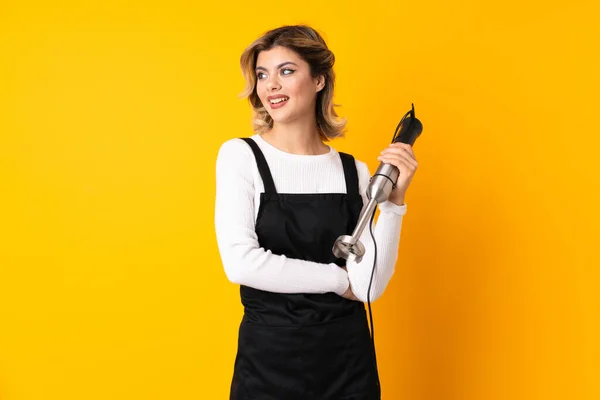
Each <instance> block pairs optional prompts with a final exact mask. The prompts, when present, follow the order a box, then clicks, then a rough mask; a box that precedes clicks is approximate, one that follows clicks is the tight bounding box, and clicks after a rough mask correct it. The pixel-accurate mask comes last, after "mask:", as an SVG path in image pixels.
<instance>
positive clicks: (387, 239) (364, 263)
mask: <svg viewBox="0 0 600 400" xmlns="http://www.w3.org/2000/svg"><path fill="white" fill-rule="evenodd" d="M405 212H406V205H403V206H401V207H400V206H397V205H395V204H385V206H383V209H380V214H379V218H378V219H377V223H376V224H374V225H375V226H374V230H373V235H374V237H375V243H373V239H372V237H371V232H370V230H369V226H368V225H367V226H366V227H365V229H364V230H363V232H362V235H361V238H360V241H361V242H362V244H363V245H364V246H365V255H364V256H363V258H362V260H361V262H360V263H356V262H354V261H352V260H348V262H347V270H348V277H349V280H350V286H351V288H352V291H353V292H354V294H355V295H356V297H357V298H358V299H359V300H361V301H364V302H366V301H367V292H368V289H369V282H370V280H371V273H372V271H373V261H376V264H375V271H374V272H373V280H372V283H371V290H370V292H369V294H370V296H369V299H370V301H371V302H373V301H375V300H377V299H378V298H379V297H381V295H382V294H383V292H384V291H385V289H386V287H387V285H388V283H389V281H390V280H391V278H392V276H393V275H394V271H395V266H396V261H397V259H398V248H399V245H400V236H401V229H402V218H403V215H404V213H405ZM375 245H376V246H375ZM375 247H376V248H375Z"/></svg>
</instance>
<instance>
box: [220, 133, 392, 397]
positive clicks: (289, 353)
mask: <svg viewBox="0 0 600 400" xmlns="http://www.w3.org/2000/svg"><path fill="white" fill-rule="evenodd" d="M243 140H245V141H246V142H247V143H248V145H249V146H250V147H251V148H252V151H253V153H254V157H255V159H256V162H257V166H258V170H259V173H260V176H261V179H262V180H263V183H264V186H265V191H264V193H261V195H260V205H259V209H258V215H257V219H256V227H255V228H256V233H257V236H258V241H259V244H260V246H261V247H263V248H264V249H265V250H270V251H271V252H272V253H273V254H279V255H285V256H286V257H288V258H296V259H301V260H307V261H314V262H319V263H326V264H327V263H336V264H337V265H340V266H343V265H345V262H346V261H345V260H344V259H338V258H336V257H335V256H334V255H333V253H332V250H331V249H332V246H333V243H334V241H335V240H336V239H337V238H338V236H340V235H348V234H351V233H352V231H353V230H354V227H355V225H356V223H357V221H358V218H359V216H360V212H361V210H362V207H363V201H362V198H361V196H360V194H359V191H358V174H357V171H356V165H355V162H354V158H353V157H352V156H351V155H349V154H345V153H341V152H340V153H339V154H340V158H341V161H342V165H343V167H344V176H345V179H346V188H347V190H346V191H347V194H346V193H314V194H312V193H311V194H290V193H286V194H282V193H277V191H276V189H275V184H274V182H273V178H272V176H271V172H270V170H269V167H268V164H267V162H266V160H265V158H264V155H263V153H262V152H261V150H260V148H259V147H258V145H257V144H256V142H254V140H252V139H250V138H243ZM240 296H241V301H242V304H243V306H244V316H243V318H242V322H241V324H240V329H239V336H238V351H237V355H236V359H235V364H234V374H233V379H232V382H231V391H230V400H379V399H380V388H379V377H378V372H377V365H376V361H375V356H374V349H373V344H372V342H371V338H370V332H369V326H368V323H367V314H366V310H365V307H364V304H363V303H362V302H358V301H351V300H347V299H345V298H343V297H341V296H339V295H337V294H335V293H325V294H314V293H293V294H287V293H273V292H267V291H263V290H258V289H254V288H251V287H248V286H244V285H241V286H240Z"/></svg>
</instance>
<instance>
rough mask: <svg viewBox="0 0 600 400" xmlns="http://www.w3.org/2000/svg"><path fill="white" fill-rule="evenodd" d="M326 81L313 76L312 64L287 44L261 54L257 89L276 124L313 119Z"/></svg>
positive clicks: (258, 61)
mask: <svg viewBox="0 0 600 400" xmlns="http://www.w3.org/2000/svg"><path fill="white" fill-rule="evenodd" d="M324 85H325V80H324V78H323V77H322V76H321V77H316V78H313V77H312V75H311V71H310V65H309V64H308V63H307V62H306V61H304V60H303V59H302V58H300V56H298V54H296V52H294V51H292V50H290V49H288V48H286V47H281V46H276V47H274V48H272V49H270V50H265V51H261V52H260V53H259V54H258V57H257V60H256V93H257V94H258V97H259V98H260V100H261V102H262V104H263V106H264V107H265V108H266V110H267V112H268V113H269V115H270V116H271V118H273V121H274V123H275V124H282V123H283V124H285V123H290V122H294V121H298V120H303V119H309V118H313V119H314V118H315V105H316V99H317V93H318V92H319V91H320V90H321V89H323V87H324Z"/></svg>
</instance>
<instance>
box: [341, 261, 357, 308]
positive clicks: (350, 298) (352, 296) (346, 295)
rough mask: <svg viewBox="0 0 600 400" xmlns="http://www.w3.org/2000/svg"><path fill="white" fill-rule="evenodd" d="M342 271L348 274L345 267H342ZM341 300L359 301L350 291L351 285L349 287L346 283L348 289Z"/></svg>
mask: <svg viewBox="0 0 600 400" xmlns="http://www.w3.org/2000/svg"><path fill="white" fill-rule="evenodd" d="M342 269H343V270H344V271H346V272H348V270H347V269H346V266H343V267H342ZM341 296H342V297H343V298H345V299H348V300H353V301H360V300H359V299H358V297H356V295H355V294H354V292H353V291H352V285H350V284H349V283H348V289H347V290H346V291H345V292H344V293H343V294H342V295H341Z"/></svg>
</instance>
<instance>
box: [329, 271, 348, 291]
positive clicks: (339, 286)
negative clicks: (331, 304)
mask: <svg viewBox="0 0 600 400" xmlns="http://www.w3.org/2000/svg"><path fill="white" fill-rule="evenodd" d="M329 266H330V267H331V268H332V269H333V270H334V272H335V276H336V277H337V278H338V279H337V283H336V285H335V287H334V288H333V292H334V293H335V294H338V295H340V296H341V295H342V294H344V292H345V291H346V290H348V287H349V286H350V280H349V279H348V273H347V272H346V271H345V270H343V269H342V268H341V267H340V266H339V265H337V264H334V263H331V264H329Z"/></svg>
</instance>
